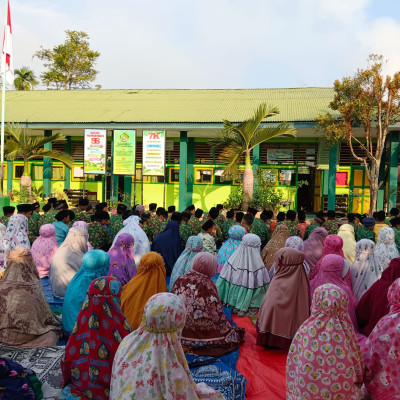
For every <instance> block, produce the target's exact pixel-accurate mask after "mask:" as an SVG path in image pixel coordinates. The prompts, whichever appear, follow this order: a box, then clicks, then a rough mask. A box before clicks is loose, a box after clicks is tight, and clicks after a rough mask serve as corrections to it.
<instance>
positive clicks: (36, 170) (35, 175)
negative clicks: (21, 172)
mask: <svg viewBox="0 0 400 400" xmlns="http://www.w3.org/2000/svg"><path fill="white" fill-rule="evenodd" d="M32 179H33V180H34V181H41V180H43V165H32Z"/></svg>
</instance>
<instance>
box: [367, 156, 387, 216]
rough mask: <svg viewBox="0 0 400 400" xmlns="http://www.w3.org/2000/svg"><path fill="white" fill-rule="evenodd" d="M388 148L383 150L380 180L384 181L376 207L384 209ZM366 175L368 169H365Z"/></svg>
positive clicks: (379, 190)
mask: <svg viewBox="0 0 400 400" xmlns="http://www.w3.org/2000/svg"><path fill="white" fill-rule="evenodd" d="M386 159H387V154H386V149H384V150H383V153H382V160H381V166H380V168H379V181H378V182H382V185H381V187H380V188H379V189H378V196H377V198H376V209H377V210H383V204H384V202H385V172H386ZM365 176H367V171H365Z"/></svg>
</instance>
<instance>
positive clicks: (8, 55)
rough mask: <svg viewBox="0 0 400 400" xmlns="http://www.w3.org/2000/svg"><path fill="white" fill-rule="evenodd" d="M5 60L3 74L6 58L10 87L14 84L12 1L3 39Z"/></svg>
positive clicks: (8, 10) (2, 72)
mask: <svg viewBox="0 0 400 400" xmlns="http://www.w3.org/2000/svg"><path fill="white" fill-rule="evenodd" d="M2 57H3V59H2V60H1V61H2V63H1V74H2V75H3V74H4V69H3V65H4V57H5V71H6V83H8V84H9V85H13V84H14V65H13V56H12V29H11V13H10V1H8V5H7V24H6V25H5V26H4V37H3V54H2Z"/></svg>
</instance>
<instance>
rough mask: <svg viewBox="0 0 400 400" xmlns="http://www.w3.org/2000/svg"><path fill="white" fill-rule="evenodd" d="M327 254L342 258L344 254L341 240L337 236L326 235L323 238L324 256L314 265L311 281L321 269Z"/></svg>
mask: <svg viewBox="0 0 400 400" xmlns="http://www.w3.org/2000/svg"><path fill="white" fill-rule="evenodd" d="M329 254H337V255H339V256H341V257H343V258H344V253H343V239H342V238H341V237H339V236H337V235H328V236H327V237H326V238H325V241H324V254H323V256H322V257H321V258H320V259H319V261H318V262H317V264H316V265H315V268H314V270H313V272H312V275H311V279H313V278H314V277H315V276H316V275H317V274H318V271H319V269H320V267H321V263H322V261H323V259H324V257H326V256H327V255H329Z"/></svg>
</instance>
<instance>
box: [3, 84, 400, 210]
mask: <svg viewBox="0 0 400 400" xmlns="http://www.w3.org/2000/svg"><path fill="white" fill-rule="evenodd" d="M332 99H333V89H332V88H293V89H221V90H220V89H209V90H202V89H190V90H178V89H176V90H175V89H170V90H166V89H158V90H76V91H73V90H69V91H56V90H47V91H27V92H24V91H10V92H7V98H6V122H9V123H19V124H20V126H21V127H24V128H26V129H27V130H28V133H29V134H33V135H46V136H47V135H52V134H53V133H55V132H62V133H64V134H65V136H66V137H67V142H66V143H65V144H64V143H62V144H54V145H53V148H54V149H57V150H64V151H66V152H68V153H69V154H71V155H72V156H73V158H74V166H73V168H72V169H69V168H66V167H64V166H63V165H62V164H61V163H59V162H57V161H54V160H53V161H51V160H49V159H45V160H39V159H38V160H32V161H31V162H30V174H31V177H32V181H33V186H41V185H44V187H45V195H46V196H49V195H51V194H52V193H53V194H54V193H60V192H62V191H63V190H64V189H71V190H75V191H79V190H82V189H85V191H86V192H88V193H90V196H91V197H92V198H93V199H97V200H104V199H105V198H107V199H110V198H112V199H114V200H117V199H118V198H119V199H123V200H125V201H129V200H128V199H129V198H131V201H132V202H134V203H142V204H145V205H148V204H149V203H153V202H155V203H158V205H163V204H165V205H172V204H175V205H176V206H177V207H178V208H179V209H180V210H182V209H184V208H185V207H186V206H187V205H189V204H195V205H196V206H197V207H200V208H203V209H204V210H208V209H209V208H210V207H211V206H213V205H215V204H216V203H223V202H224V201H225V200H226V199H227V197H228V195H229V193H230V192H231V190H232V188H233V187H235V186H236V185H240V184H241V177H240V175H239V178H238V179H236V180H227V179H224V177H223V176H222V172H223V168H224V165H223V164H221V163H220V161H219V160H218V154H217V155H216V157H213V155H212V153H211V148H210V145H209V144H208V139H209V138H211V137H214V136H215V135H216V133H217V132H218V130H220V129H221V128H222V127H223V122H222V121H223V120H224V119H226V120H229V121H231V122H240V121H243V120H244V119H246V118H248V117H250V116H251V115H252V114H253V113H254V111H255V109H256V108H257V107H258V105H259V104H260V103H263V102H265V103H267V104H271V105H273V106H276V107H278V108H279V110H280V114H279V115H277V116H274V117H273V118H269V119H268V120H266V123H265V124H266V126H267V125H269V126H276V125H277V124H278V123H279V122H281V121H288V122H291V123H292V124H293V126H294V127H295V128H296V129H297V138H296V139H294V138H292V137H282V138H279V139H278V140H273V141H269V142H265V143H264V144H262V145H260V146H258V147H257V148H255V149H254V151H253V167H254V169H257V168H260V169H261V170H262V172H263V174H264V176H269V177H270V178H271V179H273V180H274V181H275V184H276V187H277V188H281V189H282V190H283V193H284V196H283V200H284V203H285V204H287V205H285V206H283V205H282V210H287V209H289V208H291V209H295V210H300V209H305V210H307V211H308V212H313V211H318V210H320V209H324V210H327V209H328V208H329V209H331V208H335V209H336V210H340V211H343V212H348V211H353V212H360V213H363V212H367V211H368V208H369V182H368V179H367V177H366V174H365V171H364V167H363V166H362V165H361V164H360V163H359V162H358V161H357V160H355V159H354V158H353V157H352V155H351V152H350V148H349V146H348V145H347V144H346V143H341V144H338V145H335V146H333V147H329V146H327V143H326V141H325V140H324V139H323V138H322V137H320V133H317V132H316V130H315V125H316V123H315V117H316V116H317V115H318V114H320V113H324V112H327V111H329V109H328V105H329V102H330V101H331V100H332ZM85 129H106V130H107V136H108V142H107V158H108V172H109V173H108V176H107V177H105V176H104V175H83V155H84V146H83V138H84V130H85ZM116 129H119V130H120V129H122V130H123V129H127V130H128V129H129V130H131V129H134V130H136V135H137V145H136V177H134V176H133V175H135V172H134V171H132V175H130V176H120V175H113V173H112V162H111V157H112V146H113V130H116ZM147 129H156V130H166V132H167V141H166V167H167V168H166V171H167V173H166V174H165V176H155V177H154V176H153V177H150V176H142V173H141V160H142V143H141V140H142V138H141V134H142V130H147ZM399 133H400V126H399V127H397V126H394V127H393V128H392V130H391V132H390V134H389V137H388V140H387V143H386V149H385V154H384V159H385V162H384V163H383V165H382V168H381V179H382V180H383V181H384V184H383V185H382V186H381V188H380V192H379V195H378V209H382V208H388V209H390V208H391V207H393V206H394V205H396V204H397V203H398V202H399V198H398V177H399V171H398V165H399ZM356 135H357V136H358V137H360V138H362V137H363V133H362V130H361V129H356ZM47 146H48V148H50V146H51V145H47ZM356 151H357V152H358V151H360V150H356ZM360 154H362V152H361V151H360ZM6 164H7V165H6V171H5V176H6V177H7V179H6V186H5V187H7V191H8V193H9V192H10V191H11V190H13V189H15V190H18V188H19V179H20V177H21V175H22V171H23V162H22V160H21V161H19V160H16V161H14V162H10V161H7V163H6Z"/></svg>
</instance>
